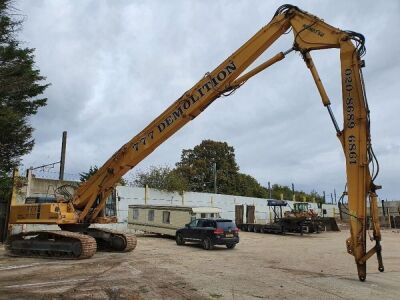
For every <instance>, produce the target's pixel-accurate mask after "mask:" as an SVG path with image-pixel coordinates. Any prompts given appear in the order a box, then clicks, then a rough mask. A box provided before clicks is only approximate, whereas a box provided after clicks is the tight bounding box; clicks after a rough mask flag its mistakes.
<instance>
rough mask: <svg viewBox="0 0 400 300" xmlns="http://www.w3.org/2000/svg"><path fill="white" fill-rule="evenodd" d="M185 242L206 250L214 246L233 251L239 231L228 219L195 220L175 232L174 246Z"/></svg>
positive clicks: (237, 241)
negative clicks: (196, 244) (200, 246)
mask: <svg viewBox="0 0 400 300" xmlns="http://www.w3.org/2000/svg"><path fill="white" fill-rule="evenodd" d="M185 242H191V243H199V244H201V245H202V246H203V248H204V249H206V250H210V249H212V248H213V247H214V245H226V247H227V248H228V249H233V248H235V246H236V244H237V243H239V229H238V228H237V227H236V225H235V223H234V222H232V220H228V219H196V220H193V221H192V222H191V223H190V224H186V225H185V228H181V229H178V230H177V231H176V244H177V245H184V244H185Z"/></svg>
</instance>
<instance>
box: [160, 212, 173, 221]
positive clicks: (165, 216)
mask: <svg viewBox="0 0 400 300" xmlns="http://www.w3.org/2000/svg"><path fill="white" fill-rule="evenodd" d="M170 216H171V212H169V211H163V214H162V220H163V223H165V224H170V223H171V222H170Z"/></svg>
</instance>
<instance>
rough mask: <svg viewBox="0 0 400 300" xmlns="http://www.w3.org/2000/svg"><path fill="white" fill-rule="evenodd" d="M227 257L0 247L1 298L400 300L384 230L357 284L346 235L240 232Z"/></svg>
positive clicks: (394, 253)
mask: <svg viewBox="0 0 400 300" xmlns="http://www.w3.org/2000/svg"><path fill="white" fill-rule="evenodd" d="M240 236H241V242H240V244H239V245H238V246H237V247H236V248H235V249H233V250H228V249H226V248H225V247H216V248H215V249H214V250H211V251H205V250H202V249H201V248H200V247H198V246H195V245H188V246H177V245H176V244H175V241H174V240H172V239H165V238H158V237H149V236H141V237H139V238H138V246H137V248H136V249H135V250H134V251H133V252H131V253H128V254H126V253H96V254H95V256H94V257H93V258H91V259H87V260H82V261H68V260H61V261H57V260H52V259H33V258H16V257H9V256H6V255H5V251H4V248H3V247H1V246H0V299H27V298H30V299H87V298H90V299H305V298H314V299H385V300H389V299H400V284H399V283H400V251H399V250H400V232H399V231H389V230H387V231H383V242H382V246H383V259H384V264H385V272H384V273H380V272H378V270H377V268H378V267H377V263H376V259H374V258H372V259H370V260H369V261H368V268H367V272H368V274H367V280H366V282H359V281H358V277H357V273H356V266H355V264H354V260H353V257H352V256H350V255H348V254H347V252H346V249H345V239H346V238H347V237H348V236H349V232H348V231H342V232H326V233H321V234H314V235H306V236H303V237H301V236H295V235H286V236H279V235H268V234H260V233H247V232H241V233H240Z"/></svg>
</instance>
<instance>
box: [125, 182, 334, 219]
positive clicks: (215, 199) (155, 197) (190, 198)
mask: <svg viewBox="0 0 400 300" xmlns="http://www.w3.org/2000/svg"><path fill="white" fill-rule="evenodd" d="M145 192H146V190H145V188H138V187H127V186H118V187H117V196H118V199H119V201H118V199H117V211H118V212H117V215H118V220H119V222H127V220H128V206H129V205H132V204H149V205H171V206H179V205H185V206H215V207H219V208H221V209H222V213H221V217H223V218H227V219H232V220H234V219H235V205H240V204H244V205H254V206H255V211H256V212H255V217H256V222H257V223H266V222H269V220H270V217H271V218H273V214H272V210H270V208H269V207H268V206H267V199H260V198H252V197H242V196H233V195H220V194H210V193H195V192H185V193H184V194H183V195H180V194H179V193H177V192H176V193H167V192H162V191H158V190H155V189H147V197H146V196H145ZM146 199H147V200H146ZM287 202H288V206H287V207H284V208H283V211H285V210H290V209H291V207H293V203H294V202H293V201H287ZM310 205H311V207H312V209H314V210H315V211H318V212H319V213H322V212H321V209H318V205H317V203H310ZM322 208H323V209H326V211H327V215H326V216H327V217H334V216H336V214H338V213H339V209H338V207H337V205H331V204H323V206H322Z"/></svg>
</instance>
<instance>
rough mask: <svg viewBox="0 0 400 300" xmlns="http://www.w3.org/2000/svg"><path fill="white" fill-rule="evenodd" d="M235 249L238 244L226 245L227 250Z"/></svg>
mask: <svg viewBox="0 0 400 300" xmlns="http://www.w3.org/2000/svg"><path fill="white" fill-rule="evenodd" d="M235 247H236V244H227V245H226V248H228V249H233V248H235Z"/></svg>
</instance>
